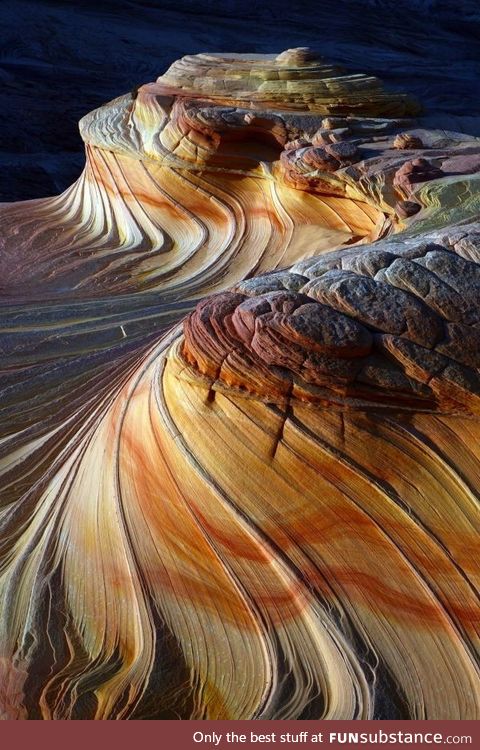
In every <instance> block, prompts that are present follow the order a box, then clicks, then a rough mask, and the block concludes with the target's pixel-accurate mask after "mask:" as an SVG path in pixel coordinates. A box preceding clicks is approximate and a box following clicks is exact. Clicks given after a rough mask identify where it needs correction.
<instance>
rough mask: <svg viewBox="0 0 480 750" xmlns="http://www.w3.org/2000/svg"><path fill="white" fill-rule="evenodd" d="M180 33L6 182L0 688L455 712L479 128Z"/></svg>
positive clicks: (24, 712) (228, 710)
mask: <svg viewBox="0 0 480 750" xmlns="http://www.w3.org/2000/svg"><path fill="white" fill-rule="evenodd" d="M418 113H419V107H418V106H417V105H416V104H415V103H414V102H413V101H411V100H410V99H409V98H408V97H407V96H404V95H402V94H397V93H389V92H386V91H385V90H384V88H383V87H382V85H381V83H380V82H379V81H378V80H377V79H376V78H373V77H371V76H364V75H360V74H349V73H346V72H344V71H341V70H339V69H337V68H335V67H333V66H331V65H329V64H328V62H326V61H325V60H323V59H321V57H320V56H319V55H318V54H316V53H315V52H313V51H311V50H309V49H304V48H299V49H291V50H286V51H285V52H282V53H280V54H278V55H233V54H231V55H229V54H228V55H227V54H225V55H211V54H208V55H196V56H189V57H186V58H183V59H182V60H180V61H178V62H176V63H174V64H173V65H172V66H171V67H170V68H169V70H168V71H167V72H166V73H165V74H164V75H163V76H161V77H160V78H159V79H158V80H157V81H156V82H154V83H150V84H146V85H145V86H141V87H140V88H139V89H138V90H136V91H135V92H133V93H131V94H129V95H126V96H123V97H120V98H118V99H116V100H114V101H113V102H110V103H109V104H107V105H105V106H104V107H101V108H100V109H98V110H96V111H94V112H92V113H91V114H89V115H87V116H86V117H84V118H83V120H82V121H81V133H82V136H83V138H84V140H85V143H86V154H87V164H86V168H85V171H84V173H83V175H82V176H81V177H80V179H79V180H78V182H77V183H76V184H74V185H73V186H72V187H71V188H70V189H69V190H67V191H66V192H65V193H64V194H62V195H60V196H57V197H54V198H46V199H42V200H35V201H30V202H28V203H14V204H4V205H2V206H1V207H0V221H1V226H2V233H1V248H0V270H1V279H2V290H1V294H2V300H1V302H2V304H1V308H0V324H1V339H0V346H1V351H2V356H3V359H2V363H1V375H0V387H1V408H0V482H1V490H2V493H1V498H2V499H1V508H0V612H1V616H0V684H1V687H0V708H1V711H2V715H3V716H4V717H5V718H17V719H19V718H44V719H65V718H67V719H72V718H97V719H124V718H178V717H182V718H190V717H191V718H206V719H215V718H231V719H244V718H326V719H348V718H358V719H366V718H435V719H447V718H449V719H466V718H478V716H479V713H480V705H479V695H480V680H479V677H480V675H479V670H478V661H476V657H477V656H478V645H479V644H478V612H479V609H478V598H477V595H476V592H478V573H479V571H478V522H479V515H478V503H479V493H480V487H479V481H478V477H479V476H480V450H479V447H478V446H480V421H479V413H480V407H479V404H480V357H479V351H480V294H479V292H480V222H479V219H478V217H479V215H480V177H479V175H480V171H479V170H480V141H479V140H478V139H476V138H473V137H470V136H468V135H463V134H459V133H453V132H448V131H431V130H428V129H425V128H422V127H421V122H420V123H417V122H415V121H414V120H413V119H412V117H414V116H416V115H417V114H418Z"/></svg>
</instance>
